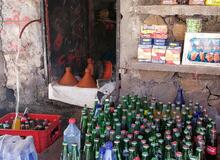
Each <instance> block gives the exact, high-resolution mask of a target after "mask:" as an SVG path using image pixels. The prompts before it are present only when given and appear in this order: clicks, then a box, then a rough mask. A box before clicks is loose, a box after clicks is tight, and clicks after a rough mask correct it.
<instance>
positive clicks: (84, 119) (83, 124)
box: [80, 116, 88, 134]
mask: <svg viewBox="0 0 220 160" xmlns="http://www.w3.org/2000/svg"><path fill="white" fill-rule="evenodd" d="M87 120H88V118H87V116H82V118H81V123H80V129H81V133H82V134H85V133H86V132H87V122H88V121H87Z"/></svg>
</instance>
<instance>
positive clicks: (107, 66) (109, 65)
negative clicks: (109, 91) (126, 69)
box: [103, 61, 112, 80]
mask: <svg viewBox="0 0 220 160" xmlns="http://www.w3.org/2000/svg"><path fill="white" fill-rule="evenodd" d="M104 64H105V70H104V73H103V79H105V80H109V79H111V77H112V62H111V61H105V63H104Z"/></svg>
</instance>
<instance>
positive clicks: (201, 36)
mask: <svg viewBox="0 0 220 160" xmlns="http://www.w3.org/2000/svg"><path fill="white" fill-rule="evenodd" d="M182 64H183V65H202V66H214V67H216V66H219V67H220V33H186V35H185V44H184V52H183V61H182Z"/></svg>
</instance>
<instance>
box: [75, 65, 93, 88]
mask: <svg viewBox="0 0 220 160" xmlns="http://www.w3.org/2000/svg"><path fill="white" fill-rule="evenodd" d="M77 87H81V88H96V87H97V86H96V82H95V80H94V79H93V77H92V75H91V73H90V70H89V69H86V70H85V74H84V76H83V78H82V79H81V80H80V81H79V83H78V84H77Z"/></svg>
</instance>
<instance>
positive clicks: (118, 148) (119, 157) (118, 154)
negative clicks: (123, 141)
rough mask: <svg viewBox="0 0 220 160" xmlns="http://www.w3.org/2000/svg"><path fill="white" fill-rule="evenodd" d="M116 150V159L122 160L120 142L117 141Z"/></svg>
mask: <svg viewBox="0 0 220 160" xmlns="http://www.w3.org/2000/svg"><path fill="white" fill-rule="evenodd" d="M114 145H115V149H116V152H115V154H116V159H117V160H122V155H121V149H120V141H118V140H115V141H114Z"/></svg>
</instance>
